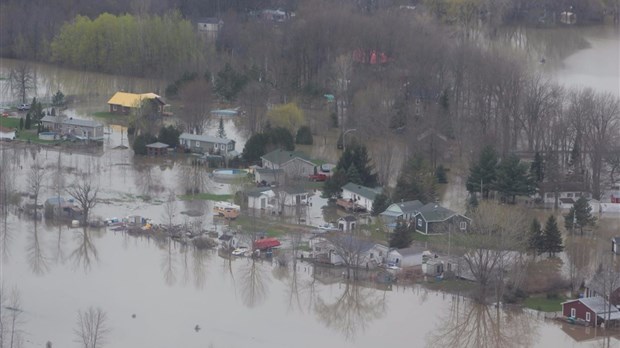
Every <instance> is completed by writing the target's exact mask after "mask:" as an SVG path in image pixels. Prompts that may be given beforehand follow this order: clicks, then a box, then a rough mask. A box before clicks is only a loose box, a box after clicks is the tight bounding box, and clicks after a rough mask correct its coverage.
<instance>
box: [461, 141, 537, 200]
mask: <svg viewBox="0 0 620 348" xmlns="http://www.w3.org/2000/svg"><path fill="white" fill-rule="evenodd" d="M466 185H467V190H468V191H469V192H470V193H472V194H476V193H480V194H481V195H482V197H483V198H487V197H488V196H489V192H490V191H498V192H499V193H500V194H502V196H503V197H504V198H506V199H510V200H511V201H512V202H513V203H514V201H515V197H516V196H518V195H525V196H527V195H530V194H533V193H534V192H535V191H536V182H535V180H534V179H533V176H532V175H530V172H529V167H528V165H527V164H525V163H522V162H521V161H520V160H519V158H518V157H517V156H516V155H508V156H507V157H505V158H503V159H502V160H501V161H500V160H499V157H498V154H497V152H495V149H494V148H493V147H492V146H487V147H485V148H484V149H483V150H482V152H481V153H480V158H479V159H478V162H477V163H475V164H474V165H473V166H472V167H471V168H470V174H469V177H468V178H467V184H466Z"/></svg>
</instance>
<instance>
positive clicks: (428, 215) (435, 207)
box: [418, 203, 457, 222]
mask: <svg viewBox="0 0 620 348" xmlns="http://www.w3.org/2000/svg"><path fill="white" fill-rule="evenodd" d="M418 211H419V212H420V214H422V216H423V217H424V220H426V221H427V222H437V221H445V220H447V219H449V218H450V217H452V216H454V215H457V213H456V212H454V211H452V210H450V209H448V208H444V207H442V206H440V205H439V204H437V203H428V204H426V205H425V206H423V207H421V208H419V209H418Z"/></svg>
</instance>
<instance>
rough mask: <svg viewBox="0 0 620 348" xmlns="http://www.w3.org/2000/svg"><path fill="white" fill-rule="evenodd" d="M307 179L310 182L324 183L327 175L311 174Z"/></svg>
mask: <svg viewBox="0 0 620 348" xmlns="http://www.w3.org/2000/svg"><path fill="white" fill-rule="evenodd" d="M308 179H310V181H325V180H327V175H326V174H321V173H317V174H311V175H309V176H308Z"/></svg>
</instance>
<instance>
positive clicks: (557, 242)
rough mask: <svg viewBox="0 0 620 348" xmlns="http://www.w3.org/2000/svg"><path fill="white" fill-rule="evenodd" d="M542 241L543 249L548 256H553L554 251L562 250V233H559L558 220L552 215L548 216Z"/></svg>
mask: <svg viewBox="0 0 620 348" xmlns="http://www.w3.org/2000/svg"><path fill="white" fill-rule="evenodd" d="M543 241H544V243H543V246H544V247H543V250H544V251H546V252H548V253H549V256H553V255H554V254H555V253H559V252H561V251H562V250H564V246H563V245H562V233H560V229H559V228H558V222H557V220H556V219H555V216H553V215H551V216H549V218H548V219H547V223H546V224H545V231H544V237H543Z"/></svg>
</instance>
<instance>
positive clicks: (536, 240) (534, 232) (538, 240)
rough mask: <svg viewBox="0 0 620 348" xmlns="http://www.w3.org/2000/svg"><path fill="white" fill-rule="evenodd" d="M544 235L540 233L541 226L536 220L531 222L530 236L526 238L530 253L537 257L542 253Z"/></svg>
mask: <svg viewBox="0 0 620 348" xmlns="http://www.w3.org/2000/svg"><path fill="white" fill-rule="evenodd" d="M544 243H545V239H544V235H543V231H542V226H541V225H540V222H539V221H538V219H536V218H535V219H534V220H532V224H531V225H530V235H529V238H528V242H527V244H528V249H529V250H530V251H532V252H533V253H534V254H535V255H538V254H540V253H542V252H543V251H544Z"/></svg>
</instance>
